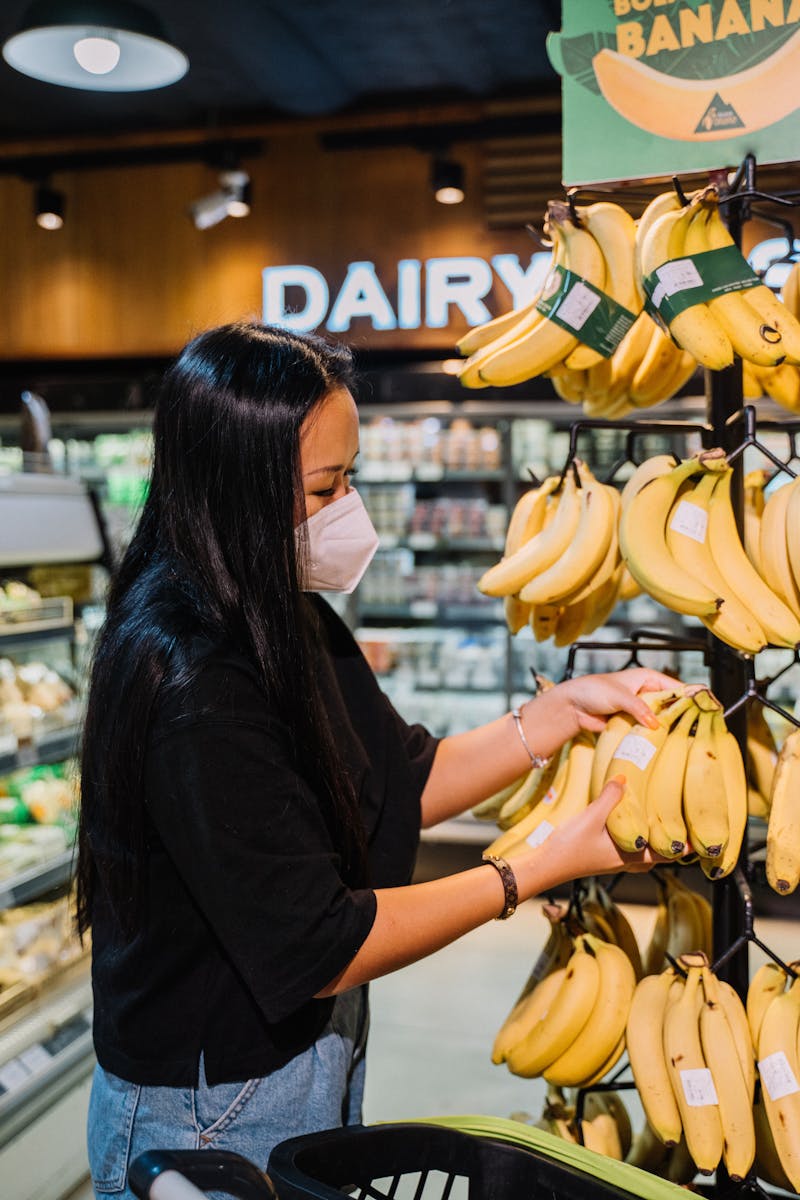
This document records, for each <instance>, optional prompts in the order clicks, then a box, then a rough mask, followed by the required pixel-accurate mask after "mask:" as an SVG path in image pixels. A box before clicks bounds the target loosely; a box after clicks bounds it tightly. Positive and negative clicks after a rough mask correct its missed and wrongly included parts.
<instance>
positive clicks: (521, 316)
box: [456, 291, 541, 358]
mask: <svg viewBox="0 0 800 1200" xmlns="http://www.w3.org/2000/svg"><path fill="white" fill-rule="evenodd" d="M540 295H541V291H540V292H539V293H537V295H536V296H535V297H534V298H533V300H531V301H530V302H529V303H528V304H523V305H522V306H521V307H520V308H515V309H512V310H511V312H507V313H503V314H502V315H501V316H499V317H495V318H494V320H492V321H485V322H484V323H483V325H476V326H475V328H474V329H470V330H468V332H467V333H465V334H464V336H463V337H462V338H459V340H458V341H457V342H456V349H457V350H458V352H459V354H461V355H462V356H463V357H465V358H466V357H468V356H469V355H471V354H475V352H476V351H477V350H482V349H483V348H484V347H485V346H488V345H489V344H490V343H491V342H494V341H496V340H497V338H499V337H502V336H503V335H504V334H506V333H509V332H511V331H512V330H513V329H514V327H515V326H516V325H519V323H520V322H521V321H523V320H525V319H526V318H528V317H531V316H533V313H534V311H535V309H536V305H537V303H538V301H539V296H540Z"/></svg>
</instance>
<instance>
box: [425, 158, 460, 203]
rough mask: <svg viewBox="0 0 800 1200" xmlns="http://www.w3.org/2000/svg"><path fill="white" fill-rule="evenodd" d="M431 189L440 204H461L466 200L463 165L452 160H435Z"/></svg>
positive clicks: (432, 169)
mask: <svg viewBox="0 0 800 1200" xmlns="http://www.w3.org/2000/svg"><path fill="white" fill-rule="evenodd" d="M431 188H432V189H433V194H434V196H435V197H436V199H437V200H438V201H439V203H440V204H460V203H461V201H462V200H463V199H464V168H463V167H462V166H461V163H459V162H456V161H455V160H454V159H452V158H443V157H440V156H437V157H436V158H434V160H433V166H432V168H431Z"/></svg>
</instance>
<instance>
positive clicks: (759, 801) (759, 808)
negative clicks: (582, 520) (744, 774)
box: [747, 784, 769, 821]
mask: <svg viewBox="0 0 800 1200" xmlns="http://www.w3.org/2000/svg"><path fill="white" fill-rule="evenodd" d="M747 815H748V817H755V818H756V819H757V820H759V821H767V820H769V801H768V800H766V799H765V797H764V796H762V795H761V792H759V791H758V789H757V788H754V787H753V786H752V785H750V784H748V787H747Z"/></svg>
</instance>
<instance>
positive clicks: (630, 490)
mask: <svg viewBox="0 0 800 1200" xmlns="http://www.w3.org/2000/svg"><path fill="white" fill-rule="evenodd" d="M679 462H680V460H679V459H676V458H675V455H674V454H654V455H653V456H652V457H651V458H646V459H645V460H644V462H643V463H639V466H638V467H637V468H636V470H635V471H634V472H633V474H632V475H631V477H630V479H629V480H628V481H627V482H626V484H625V486H624V487H623V489H622V494H621V495H620V507H621V510H622V511H623V512H624V510H625V509H626V508H627V507H628V505H629V504H630V502H631V500H632V499H633V497H634V496H635V495H636V494H637V492H640V491H641V490H642V488H644V487H646V486H647V485H648V483H652V481H653V480H654V479H660V478H661V476H662V475H668V474H669V472H670V471H672V470H673V469H674V468H675V467H676V466H678V465H679ZM634 582H635V580H634ZM637 586H638V584H637Z"/></svg>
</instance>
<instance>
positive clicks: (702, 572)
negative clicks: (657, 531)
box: [666, 460, 767, 654]
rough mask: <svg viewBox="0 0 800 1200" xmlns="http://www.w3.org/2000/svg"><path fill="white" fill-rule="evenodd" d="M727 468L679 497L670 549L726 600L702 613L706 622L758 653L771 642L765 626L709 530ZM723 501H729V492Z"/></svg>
mask: <svg viewBox="0 0 800 1200" xmlns="http://www.w3.org/2000/svg"><path fill="white" fill-rule="evenodd" d="M724 470H725V467H724V460H722V466H721V468H719V467H718V469H717V470H715V471H713V472H711V471H709V472H707V473H705V474H703V475H701V476H700V477H699V479H698V480H697V481H696V482H695V484H694V486H693V487H692V488H691V490H689V491H687V492H686V493H685V494H683V495H681V496H680V497H679V498H678V499H677V500H676V502H675V504H674V506H673V508H672V510H671V512H670V515H669V518H668V520H667V535H666V541H667V549H668V550H669V552H670V554H671V555H672V557H673V559H674V560H675V562H676V563H677V564H678V566H679V567H680V568H681V569H682V570H683V571H685V572H686V574H687V575H690V576H694V578H696V579H702V580H703V581H704V582H705V583H706V584H707V585H708V587H710V588H711V590H712V591H713V592H714V593H715V594H716V596H717V597H719V598H721V600H722V604H721V606H720V608H719V609H718V611H717V612H715V613H712V614H710V615H708V614H706V615H704V616H701V620H702V621H703V624H704V625H706V626H707V627H708V628H709V629H710V630H711V632H712V633H713V634H714V636H715V637H718V638H720V639H721V640H722V641H724V642H727V644H728V645H729V646H733V647H734V648H735V649H737V650H742V651H743V652H744V653H746V654H757V653H758V651H759V650H763V648H764V646H765V645H766V644H767V638H766V635H765V633H764V630H763V629H762V627H761V625H760V624H759V622H758V621H757V620H756V618H755V616H753V615H752V610H750V609H749V608H748V607H747V606H746V605H745V604H744V603H743V602H742V601H741V600H740V599H739V597H738V595H737V594H736V592H735V591H734V590H733V589H732V587H731V585H730V584H729V583H728V581H727V579H726V578H725V577H724V576H723V574H722V572H721V570H720V569H719V565H718V564H717V563H716V562H715V561H714V558H713V556H712V553H711V546H710V538H709V533H708V525H709V523H710V515H709V514H710V506H711V499H712V496H713V493H714V492H715V491H716V486H717V483H718V481H719V478H720V476H721V473H722V472H723V471H724ZM723 503H729V502H728V499H727V496H726V497H725V499H724V501H723ZM722 515H724V514H722V512H720V513H719V514H718V516H722ZM731 515H732V514H731ZM759 615H760V614H759Z"/></svg>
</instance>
